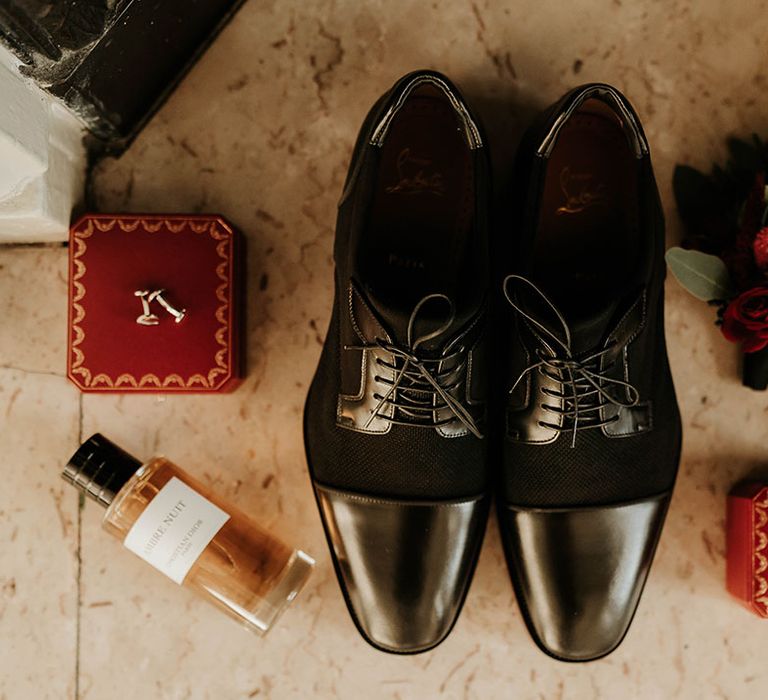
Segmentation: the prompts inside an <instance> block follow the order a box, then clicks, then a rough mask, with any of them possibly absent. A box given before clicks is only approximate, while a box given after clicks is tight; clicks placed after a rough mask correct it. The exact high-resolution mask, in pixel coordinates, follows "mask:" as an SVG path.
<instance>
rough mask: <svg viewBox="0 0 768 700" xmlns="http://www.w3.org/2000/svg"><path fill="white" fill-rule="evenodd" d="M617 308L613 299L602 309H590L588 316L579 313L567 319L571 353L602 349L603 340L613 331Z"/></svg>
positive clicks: (576, 353) (617, 302) (617, 303)
mask: <svg viewBox="0 0 768 700" xmlns="http://www.w3.org/2000/svg"><path fill="white" fill-rule="evenodd" d="M618 307H619V301H617V300H615V299H614V300H612V301H610V302H608V303H607V304H605V305H603V306H602V308H599V309H592V310H591V311H590V313H589V314H585V313H581V314H579V315H574V316H572V317H567V320H568V325H569V326H570V329H571V351H572V352H573V354H574V355H578V354H579V353H584V352H592V351H594V350H596V349H597V348H600V347H602V345H603V342H604V341H605V338H606V337H607V336H608V335H609V334H610V332H611V331H612V330H613V326H614V323H613V322H614V319H615V317H616V310H617V308H618Z"/></svg>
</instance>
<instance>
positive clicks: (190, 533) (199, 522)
mask: <svg viewBox="0 0 768 700" xmlns="http://www.w3.org/2000/svg"><path fill="white" fill-rule="evenodd" d="M227 520H229V515H228V514H227V513H225V512H224V511H223V510H222V509H221V508H219V507H218V506H215V505H214V504H213V503H211V502H210V501H209V500H208V499H207V498H204V497H203V496H201V495H200V494H199V493H198V492H197V491H195V490H194V489H192V488H190V487H189V486H187V485H186V484H185V483H184V482H183V481H181V480H180V479H178V478H176V477H175V476H174V477H172V478H171V479H169V480H168V483H166V485H165V486H163V488H161V489H160V491H158V493H157V496H155V497H154V498H153V499H152V500H151V501H150V503H149V505H148V506H147V507H146V508H145V509H144V512H143V513H142V514H141V515H140V516H139V517H138V519H137V520H136V522H135V523H134V524H133V527H132V528H131V529H130V530H129V531H128V535H127V536H126V538H125V540H124V541H123V544H124V545H125V546H126V547H127V548H128V549H130V550H131V551H132V552H133V553H134V554H138V555H139V556H140V557H141V558H142V559H143V560H144V561H146V562H147V563H148V564H151V565H152V566H154V567H155V568H156V569H157V570H158V571H162V572H163V573H164V574H165V575H166V576H168V578H170V579H173V580H174V581H175V582H176V583H182V582H183V581H184V577H185V576H186V575H187V573H188V572H189V570H190V569H191V568H192V565H193V564H194V563H195V562H196V561H197V558H198V557H199V556H200V555H201V554H202V552H203V550H204V549H205V548H206V547H207V546H208V544H209V543H210V541H211V540H212V539H213V538H214V537H215V536H216V533H217V532H218V531H219V530H220V529H221V527H222V525H224V523H226V522H227Z"/></svg>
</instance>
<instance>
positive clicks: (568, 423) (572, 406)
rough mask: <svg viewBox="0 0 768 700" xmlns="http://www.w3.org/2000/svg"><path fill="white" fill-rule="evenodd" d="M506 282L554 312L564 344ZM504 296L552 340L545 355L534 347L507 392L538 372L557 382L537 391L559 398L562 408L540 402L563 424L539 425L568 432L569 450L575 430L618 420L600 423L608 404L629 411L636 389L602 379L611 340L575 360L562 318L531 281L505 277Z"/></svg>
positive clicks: (613, 420) (604, 376)
mask: <svg viewBox="0 0 768 700" xmlns="http://www.w3.org/2000/svg"><path fill="white" fill-rule="evenodd" d="M510 281H516V282H521V283H523V284H525V285H527V286H528V287H529V288H530V289H532V290H533V291H534V292H535V293H536V294H537V295H538V296H539V297H540V298H541V299H542V300H543V301H544V303H545V304H546V305H547V306H548V307H549V308H550V309H551V310H552V311H553V312H554V314H555V316H556V317H557V319H558V321H559V323H560V326H561V328H562V330H563V332H564V335H565V340H564V341H563V340H562V339H561V338H559V337H558V336H557V334H556V333H553V332H552V331H551V330H550V329H548V328H547V327H546V326H545V325H544V324H542V323H541V322H539V321H537V320H536V319H535V318H534V317H533V316H531V315H530V314H529V313H528V312H526V311H525V310H524V309H523V308H522V307H521V306H520V305H519V304H518V303H517V302H516V301H515V299H514V297H513V296H511V295H510V293H509V282H510ZM504 296H506V298H507V301H508V302H509V303H510V305H511V306H512V308H513V309H514V310H515V311H517V313H519V314H520V315H521V316H523V317H524V318H525V319H526V320H527V321H529V322H530V323H532V324H533V325H534V326H536V328H537V329H538V330H539V331H540V332H542V333H543V334H544V335H545V336H547V338H548V339H549V340H551V341H553V345H554V347H555V348H556V349H553V351H552V354H548V353H545V352H544V351H542V349H541V348H538V349H537V350H536V357H537V362H534V363H533V364H531V365H529V366H528V367H526V368H525V369H524V370H523V371H522V372H521V373H520V376H519V377H518V378H517V380H516V381H515V383H514V384H513V385H512V388H511V389H510V390H509V393H510V394H511V393H512V392H513V391H514V390H515V389H516V388H517V386H518V384H519V383H520V382H521V381H522V380H523V379H524V378H525V377H526V376H527V375H528V374H529V373H530V372H534V371H539V372H541V373H542V374H543V375H545V376H546V377H549V378H550V379H552V380H554V381H556V382H558V384H559V385H560V391H554V390H552V389H548V388H547V387H542V389H541V391H542V393H543V394H544V395H545V396H549V397H551V398H557V399H561V400H562V402H563V405H562V406H553V405H552V404H547V403H542V404H541V407H542V408H543V409H544V410H545V411H549V412H550V413H553V414H556V415H559V416H561V417H562V418H563V423H562V425H561V424H558V423H550V422H548V421H539V425H541V426H543V427H546V428H550V429H552V430H555V431H557V432H558V433H560V432H566V431H572V434H573V437H572V439H571V447H574V446H575V445H576V433H577V432H578V431H579V430H587V429H589V428H602V427H603V426H605V425H609V424H610V423H614V422H616V421H617V420H619V416H618V415H615V416H611V417H609V418H606V419H603V420H601V418H600V411H601V409H603V408H604V407H606V406H608V405H609V404H612V405H614V406H617V407H620V408H631V407H632V406H636V405H637V403H638V401H639V400H640V394H639V392H638V391H637V389H636V388H635V387H634V386H632V385H631V384H630V383H629V382H625V381H623V380H621V379H614V378H613V377H609V376H606V374H605V372H606V370H608V369H610V367H611V366H612V365H613V363H612V362H611V363H609V364H607V365H605V366H601V365H602V359H603V357H604V356H605V355H606V354H607V353H609V352H610V351H611V350H612V349H613V347H614V346H615V345H616V343H615V341H614V342H612V343H609V344H608V345H607V346H606V347H604V348H603V349H602V350H596V351H595V352H592V353H587V354H582V355H580V356H579V357H576V356H574V354H573V351H572V342H571V331H570V328H569V327H568V324H567V322H566V321H565V318H564V317H563V315H562V314H561V313H560V311H559V310H558V309H557V307H556V306H555V305H554V304H553V303H552V302H551V301H550V300H549V298H548V297H547V296H546V295H545V294H544V292H542V291H541V290H540V289H539V288H538V287H537V286H536V285H535V284H534V283H533V282H531V281H530V280H528V279H526V278H525V277H521V276H520V275H508V276H507V277H506V279H505V280H504ZM606 385H607V386H606ZM610 388H613V389H617V388H620V389H623V390H624V391H625V392H626V395H627V398H626V399H621V398H619V397H617V396H615V395H614V394H612V393H611V392H610V391H609V389H610Z"/></svg>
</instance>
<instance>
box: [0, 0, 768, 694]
mask: <svg viewBox="0 0 768 700" xmlns="http://www.w3.org/2000/svg"><path fill="white" fill-rule="evenodd" d="M766 37H768V2H765V1H762V2H760V1H758V0H739V2H729V3H724V2H718V1H716V0H697V1H694V0H669V1H664V2H660V1H657V2H654V1H652V0H635V1H634V2H629V1H628V0H614V1H613V2H609V1H607V0H605V1H603V2H600V1H598V0H574V1H573V2H570V3H563V2H562V0H519V1H518V2H514V3H512V2H509V3H500V2H493V1H492V0H475V1H474V2H473V1H468V2H465V1H464V0H450V1H448V0H444V1H442V2H439V3H438V2H434V3H430V2H424V3H415V2H408V1H407V0H366V1H361V0H354V1H353V0H323V1H317V0H313V1H312V2H307V1H306V0H280V2H278V1H277V0H272V1H271V2H270V1H267V0H264V1H260V0H249V1H248V2H246V4H245V6H244V7H243V9H242V11H241V12H240V13H239V14H238V15H237V16H236V18H235V19H234V21H233V22H232V24H231V25H230V26H229V27H227V28H226V30H225V31H224V32H223V33H222V34H221V36H220V38H219V39H218V40H217V41H216V42H215V44H214V45H213V46H212V47H211V48H210V49H209V50H208V52H207V53H206V54H205V55H204V57H203V58H202V60H201V61H200V62H199V63H198V64H197V66H196V67H195V68H194V69H193V70H192V71H191V73H190V74H189V76H188V77H187V78H186V79H185V80H184V82H183V83H182V84H181V86H180V87H179V88H178V90H177V91H176V92H175V93H174V94H173V96H172V97H171V98H170V100H169V101H168V103H167V104H166V105H165V106H164V107H163V108H162V109H161V110H160V112H159V113H158V114H157V115H156V116H155V117H154V118H153V119H152V121H151V122H150V123H149V124H148V126H147V127H146V129H145V130H144V131H143V133H142V134H141V135H140V136H139V138H138V139H137V140H136V141H135V143H134V144H133V145H132V146H131V148H130V149H129V150H128V152H127V153H125V155H124V156H123V157H121V158H120V159H117V160H106V161H104V162H102V163H100V164H99V165H98V167H97V168H96V169H95V172H94V173H93V187H92V197H93V202H92V206H93V207H95V208H97V209H98V210H100V211H105V212H112V211H142V212H145V211H150V212H177V211H178V212H202V211H205V212H220V213H222V214H225V215H226V216H227V217H229V218H230V219H231V220H232V221H233V222H235V223H236V224H237V225H238V226H239V227H240V228H241V229H242V230H243V231H244V232H245V234H246V235H247V237H248V246H249V249H248V264H249V269H250V276H249V289H248V317H249V327H248V333H247V336H248V360H249V365H250V371H249V375H248V379H247V381H245V383H244V384H243V385H242V386H241V387H240V388H239V389H238V390H237V391H236V392H235V393H233V394H231V395H227V396H217V397H178V396H169V397H161V396H140V397H135V396H114V395H113V396H109V395H102V396H93V395H90V396H83V395H81V394H79V393H78V392H77V390H76V389H75V388H74V386H72V385H71V384H70V383H69V382H68V380H67V379H66V377H65V345H64V343H65V338H66V285H67V281H66V270H67V251H66V249H65V248H64V247H60V246H41V247H36V246H28V247H13V246H10V247H0V299H2V309H3V313H4V315H5V322H4V324H3V327H2V330H0V420H1V421H2V422H1V423H0V454H2V467H0V470H1V471H2V481H1V482H0V698H2V699H3V700H38V699H43V698H52V699H55V700H61V699H64V698H81V699H83V700H85V699H88V700H122V699H126V700H127V699H133V698H152V699H154V698H157V699H162V700H166V699H167V700H182V699H184V698H192V699H197V698H200V699H203V698H212V699H216V700H222V699H229V698H259V699H261V698H274V699H279V700H282V699H292V698H302V699H304V698H340V699H351V700H357V699H359V698H367V699H370V700H374V699H376V700H377V699H379V698H393V699H399V700H408V699H412V698H413V699H416V698H418V699H421V698H437V697H441V698H443V697H444V698H486V699H492V698H522V699H528V698H545V699H549V698H564V699H569V700H570V699H581V698H590V699H591V698H598V697H600V698H609V699H613V698H623V699H626V700H629V698H648V699H653V700H657V699H660V698H665V699H666V698H691V699H694V698H695V699H700V698H716V697H718V698H719V697H722V698H731V699H736V698H748V697H750V698H754V697H764V696H765V694H766V693H767V692H768V664H766V648H768V622H766V621H762V620H759V619H758V618H756V617H752V616H751V615H749V614H748V613H747V612H745V611H744V610H742V609H741V608H740V607H739V606H738V605H737V604H736V603H734V602H733V601H732V600H731V599H730V598H729V597H728V595H727V594H726V592H725V590H724V584H723V581H724V536H723V521H724V514H725V494H726V492H727V491H728V489H729V488H730V486H731V484H732V483H734V482H735V481H736V480H738V479H739V478H740V477H741V476H743V475H745V474H747V473H749V472H752V471H753V470H755V469H759V468H761V467H762V468H766V469H768V448H767V447H766V426H767V425H768V395H766V394H761V393H755V392H751V391H749V390H747V389H745V388H742V387H741V386H740V384H739V380H738V376H737V373H738V355H737V350H736V348H735V347H734V346H732V345H730V344H728V343H726V342H724V341H723V339H722V338H721V337H720V335H719V333H718V332H717V330H716V329H715V328H714V326H713V325H712V315H711V311H710V310H709V309H708V308H707V307H706V306H704V305H702V304H700V303H699V302H696V301H694V300H692V299H691V298H690V297H688V296H687V295H686V293H685V292H683V291H682V290H681V289H680V288H679V287H678V286H677V284H676V283H675V281H674V280H668V284H667V294H668V307H667V308H668V312H667V319H666V322H667V328H668V331H669V345H670V354H671V362H672V366H673V370H674V374H675V380H676V385H677V390H678V394H679V399H680V403H681V408H682V412H683V416H684V421H685V443H684V452H683V461H682V465H681V469H680V476H679V479H678V484H677V490H676V492H675V496H674V500H673V503H672V507H671V511H670V513H669V517H668V521H667V525H666V529H665V532H664V535H663V538H662V541H661V545H660V547H659V551H658V555H657V557H656V562H655V565H654V568H653V570H652V572H651V576H650V579H649V582H648V585H647V587H646V591H645V594H644V597H643V599H642V602H641V604H640V608H639V611H638V613H637V616H636V618H635V621H634V624H633V626H632V628H631V630H630V632H629V635H628V636H627V638H626V640H625V642H624V644H623V645H622V646H621V647H620V649H619V650H618V651H617V652H616V653H614V654H612V655H611V656H609V657H608V658H606V659H605V660H601V661H597V662H594V663H591V664H586V665H566V664H562V663H559V662H556V661H553V660H551V659H549V658H547V657H545V656H544V655H542V654H541V653H540V652H539V651H538V650H537V649H536V648H535V647H534V645H533V644H532V643H531V641H530V639H529V637H528V635H527V632H526V631H525V628H524V625H523V622H522V620H521V617H520V613H519V611H518V609H517V607H516V604H515V600H514V597H513V594H512V590H511V587H510V584H509V581H508V579H507V576H506V572H505V569H504V564H503V560H502V552H501V548H500V545H499V537H498V533H497V529H496V526H495V524H492V525H491V527H490V528H489V532H488V534H487V537H486V540H485V546H484V549H483V553H482V557H481V560H480V564H479V568H478V570H477V575H476V577H475V580H474V583H473V586H472V588H471V591H470V593H469V597H468V600H467V603H466V606H465V609H464V612H463V614H462V616H461V619H460V620H459V622H458V624H457V626H456V628H455V630H454V632H453V634H452V635H451V636H450V637H449V638H448V640H447V641H446V642H445V643H444V644H443V645H441V646H440V647H439V648H438V649H437V650H435V651H433V652H431V653H427V654H423V655H419V656H415V657H405V658H400V657H394V656H389V655H385V654H381V653H379V652H376V651H374V650H373V649H372V648H370V647H368V646H367V645H366V644H365V643H364V642H363V641H362V640H361V639H360V637H359V636H358V634H357V633H356V631H355V629H354V626H353V624H352V622H351V621H350V619H349V617H348V615H347V613H346V610H345V607H344V603H343V601H342V597H341V595H340V593H339V590H338V587H337V584H336V581H335V577H334V574H333V570H332V567H331V565H330V560H329V556H328V553H327V550H326V546H325V542H324V540H323V536H322V533H321V530H320V524H319V520H318V516H317V512H316V509H315V506H314V503H313V498H312V494H311V491H310V489H309V484H308V480H307V475H306V467H305V463H304V455H303V449H302V444H301V410H302V402H303V399H304V395H305V392H306V390H307V386H308V382H309V381H310V378H311V375H312V372H313V370H314V366H315V363H316V360H317V357H318V354H319V350H320V344H321V342H322V334H323V332H324V328H325V325H326V322H327V318H328V315H329V309H330V301H331V294H332V263H331V246H332V235H333V227H334V216H335V203H336V200H337V198H338V196H339V193H340V190H341V184H342V179H343V177H344V175H345V172H346V167H347V161H348V158H349V154H350V150H351V147H352V143H353V139H354V137H355V135H356V132H357V128H358V126H359V123H360V121H361V119H362V118H363V115H364V114H365V112H366V111H367V109H368V108H369V106H370V105H371V103H372V102H373V101H374V99H375V98H376V97H377V96H378V95H379V94H380V93H381V92H383V91H384V90H385V89H387V88H388V87H389V86H390V84H391V83H392V82H393V81H394V80H395V79H396V78H397V77H398V76H400V75H401V74H403V73H405V72H407V71H409V70H411V69H413V68H418V67H434V68H438V69H440V70H442V71H444V72H446V73H448V74H449V75H450V76H451V77H452V78H454V79H455V80H456V81H457V82H458V83H459V84H460V85H461V86H462V87H463V88H464V90H465V92H466V93H467V95H468V96H469V98H470V99H471V101H472V102H473V104H475V105H476V107H477V109H478V111H479V112H480V114H481V115H482V117H483V118H484V120H485V122H486V126H487V129H488V131H489V135H490V140H491V144H492V147H493V151H494V161H495V172H496V174H497V176H498V177H499V180H500V181H503V179H504V176H505V174H506V173H507V172H508V168H509V159H510V156H511V154H512V153H513V152H514V148H515V145H516V142H517V139H518V137H519V134H520V132H521V129H522V128H523V127H524V126H525V124H526V123H527V121H528V120H529V119H530V117H531V115H532V113H533V112H534V111H535V110H536V109H537V108H539V107H541V106H543V105H545V104H547V103H549V102H550V101H552V100H554V99H555V98H557V97H558V96H559V95H560V94H561V93H562V92H564V91H565V90H566V89H567V88H569V87H571V86H573V85H576V84H578V83H581V82H585V81H590V80H603V81H608V82H611V83H613V84H615V85H617V86H618V87H620V88H621V89H622V90H624V91H625V92H626V94H627V95H628V96H629V97H630V98H631V99H632V100H633V102H634V103H635V105H636V107H637V109H638V111H639V113H640V115H641V117H642V118H643V120H644V124H645V127H646V131H647V134H648V137H649V140H650V142H651V146H652V149H653V155H654V159H655V165H656V171H657V176H658V179H659V186H660V188H661V192H662V196H663V198H664V202H665V205H666V210H667V214H668V224H669V226H668V237H669V241H670V242H675V241H676V240H678V239H679V236H680V228H679V222H678V219H677V216H676V214H675V211H674V206H673V202H672V198H671V174H672V169H673V167H674V164H675V163H676V162H685V163H690V164H693V165H695V166H699V167H708V164H709V163H711V161H712V160H714V159H717V158H720V157H721V156H722V154H723V150H724V147H723V139H724V137H725V136H726V135H729V134H742V135H746V134H749V133H750V132H752V131H757V132H760V133H762V134H763V136H766V135H768V68H766V60H765V59H766ZM498 199H499V201H500V202H502V203H503V202H504V193H503V192H500V193H499V197H498ZM258 281H261V283H260V284H259V283H257V282H258ZM96 430H99V431H102V432H104V433H105V434H107V435H109V436H111V437H112V438H113V439H114V440H115V441H117V442H120V443H122V444H124V446H125V447H126V448H127V449H129V450H131V451H132V452H134V453H135V454H137V455H140V456H144V457H148V456H150V455H152V454H154V453H156V452H163V453H165V454H167V455H169V456H171V457H172V458H174V459H175V460H176V461H178V462H179V463H181V464H182V465H185V466H186V467H187V469H188V470H189V471H190V472H192V473H193V474H195V475H196V476H198V477H200V478H201V479H203V480H204V481H206V482H208V483H210V484H212V485H214V486H215V488H216V489H217V490H218V491H219V492H221V493H222V494H223V495H225V496H227V497H229V498H231V499H232V500H233V501H234V502H236V503H237V504H238V505H239V506H241V507H242V508H244V509H245V510H247V511H248V512H250V513H253V514H254V515H255V516H256V517H257V518H258V519H259V520H260V521H261V522H263V523H265V524H266V525H268V526H270V527H272V528H273V529H274V530H275V531H276V532H279V533H280V534H282V535H283V536H284V537H285V538H286V539H288V540H290V541H293V542H296V543H299V544H300V545H302V546H303V547H304V548H306V549H307V550H308V551H310V552H311V553H313V554H314V555H315V556H316V557H317V560H318V566H317V570H316V572H315V574H314V576H313V579H312V580H311V582H310V584H309V585H308V587H307V589H305V591H304V592H303V594H302V595H301V597H300V598H299V599H298V600H297V601H296V604H295V605H294V606H293V607H292V608H291V609H290V610H289V611H288V612H287V613H286V615H285V616H284V618H283V619H282V621H281V623H280V624H279V626H278V627H276V628H275V629H274V631H272V632H271V633H270V635H269V636H268V637H266V638H265V639H258V638H256V637H254V636H251V635H250V634H249V633H248V632H246V631H245V630H242V629H240V628H239V627H237V626H236V625H234V624H232V623H231V622H230V621H229V620H227V619H226V618H225V617H223V616H222V615H220V614H219V613H217V612H216V611H215V610H214V609H213V608H210V607H208V606H206V605H205V604H203V603H200V602H199V601H198V600H197V599H195V598H193V597H192V596H191V595H190V594H189V593H187V592H186V591H183V590H179V589H177V587H176V586H175V584H173V583H172V582H170V581H169V580H165V579H164V578H163V577H162V576H160V575H159V574H157V573H155V572H154V571H153V570H151V569H150V568H149V567H148V566H146V565H145V564H144V563H143V562H141V561H139V560H138V559H137V558H135V557H133V556H131V555H130V554H128V553H127V552H125V551H124V550H122V549H121V547H120V546H119V544H118V543H116V542H115V541H113V540H112V539H111V538H110V537H108V536H107V535H106V534H105V533H104V532H102V531H101V530H100V527H99V517H100V512H99V508H98V507H97V506H96V505H95V504H93V503H90V502H89V503H86V504H84V505H83V504H81V503H79V502H78V495H77V494H76V493H75V492H74V491H73V490H72V489H71V488H70V487H69V486H67V485H66V484H64V482H62V481H61V480H60V479H59V476H58V472H59V470H60V468H61V466H62V463H63V461H64V460H65V459H66V458H67V457H68V456H69V455H70V454H71V453H72V451H73V450H74V449H75V447H76V446H77V445H78V441H79V440H80V439H81V438H83V437H84V436H85V437H87V436H88V435H89V434H90V433H91V432H94V431H96Z"/></svg>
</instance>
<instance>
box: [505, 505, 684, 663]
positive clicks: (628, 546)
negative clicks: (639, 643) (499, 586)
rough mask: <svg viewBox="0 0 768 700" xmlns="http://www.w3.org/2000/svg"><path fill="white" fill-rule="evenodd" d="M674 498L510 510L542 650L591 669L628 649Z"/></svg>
mask: <svg viewBox="0 0 768 700" xmlns="http://www.w3.org/2000/svg"><path fill="white" fill-rule="evenodd" d="M668 503H669V495H662V496H658V497H654V498H648V499H644V500H641V501H633V502H632V503H628V504H620V505H617V506H601V507H594V508H580V509H557V510H551V509H546V510H541V509H525V508H515V507H506V508H504V510H503V512H502V519H506V522H505V523H503V524H502V526H503V527H505V529H506V532H505V533H504V534H505V544H506V550H507V560H508V563H509V567H510V571H511V572H512V578H513V580H514V582H515V588H516V590H517V596H518V600H519V602H520V606H521V607H522V608H523V612H524V614H525V617H526V621H527V623H528V628H529V630H530V632H531V634H532V635H533V637H534V639H535V641H536V643H537V644H538V645H539V646H540V647H541V648H542V649H543V650H544V651H545V652H546V653H547V654H549V655H550V656H554V657H555V658H558V659H561V660H565V661H590V660H593V659H597V658H600V657H601V656H605V655H606V654H609V653H610V652H611V651H613V650H614V649H615V648H616V647H617V646H618V645H619V644H620V643H621V641H622V639H623V638H624V635H625V634H626V632H627V630H628V629H629V624H630V622H631V621H632V617H633V615H634V613H635V610H636V608H637V605H638V602H639V600H640V594H641V592H642V589H643V585H644V584H645V579H646V577H647V575H648V570H649V568H650V565H651V561H652V559H653V554H654V551H655V549H656V543H657V542H658V539H659V535H660V533H661V528H662V525H663V522H664V515H665V513H666V509H667V505H668Z"/></svg>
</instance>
